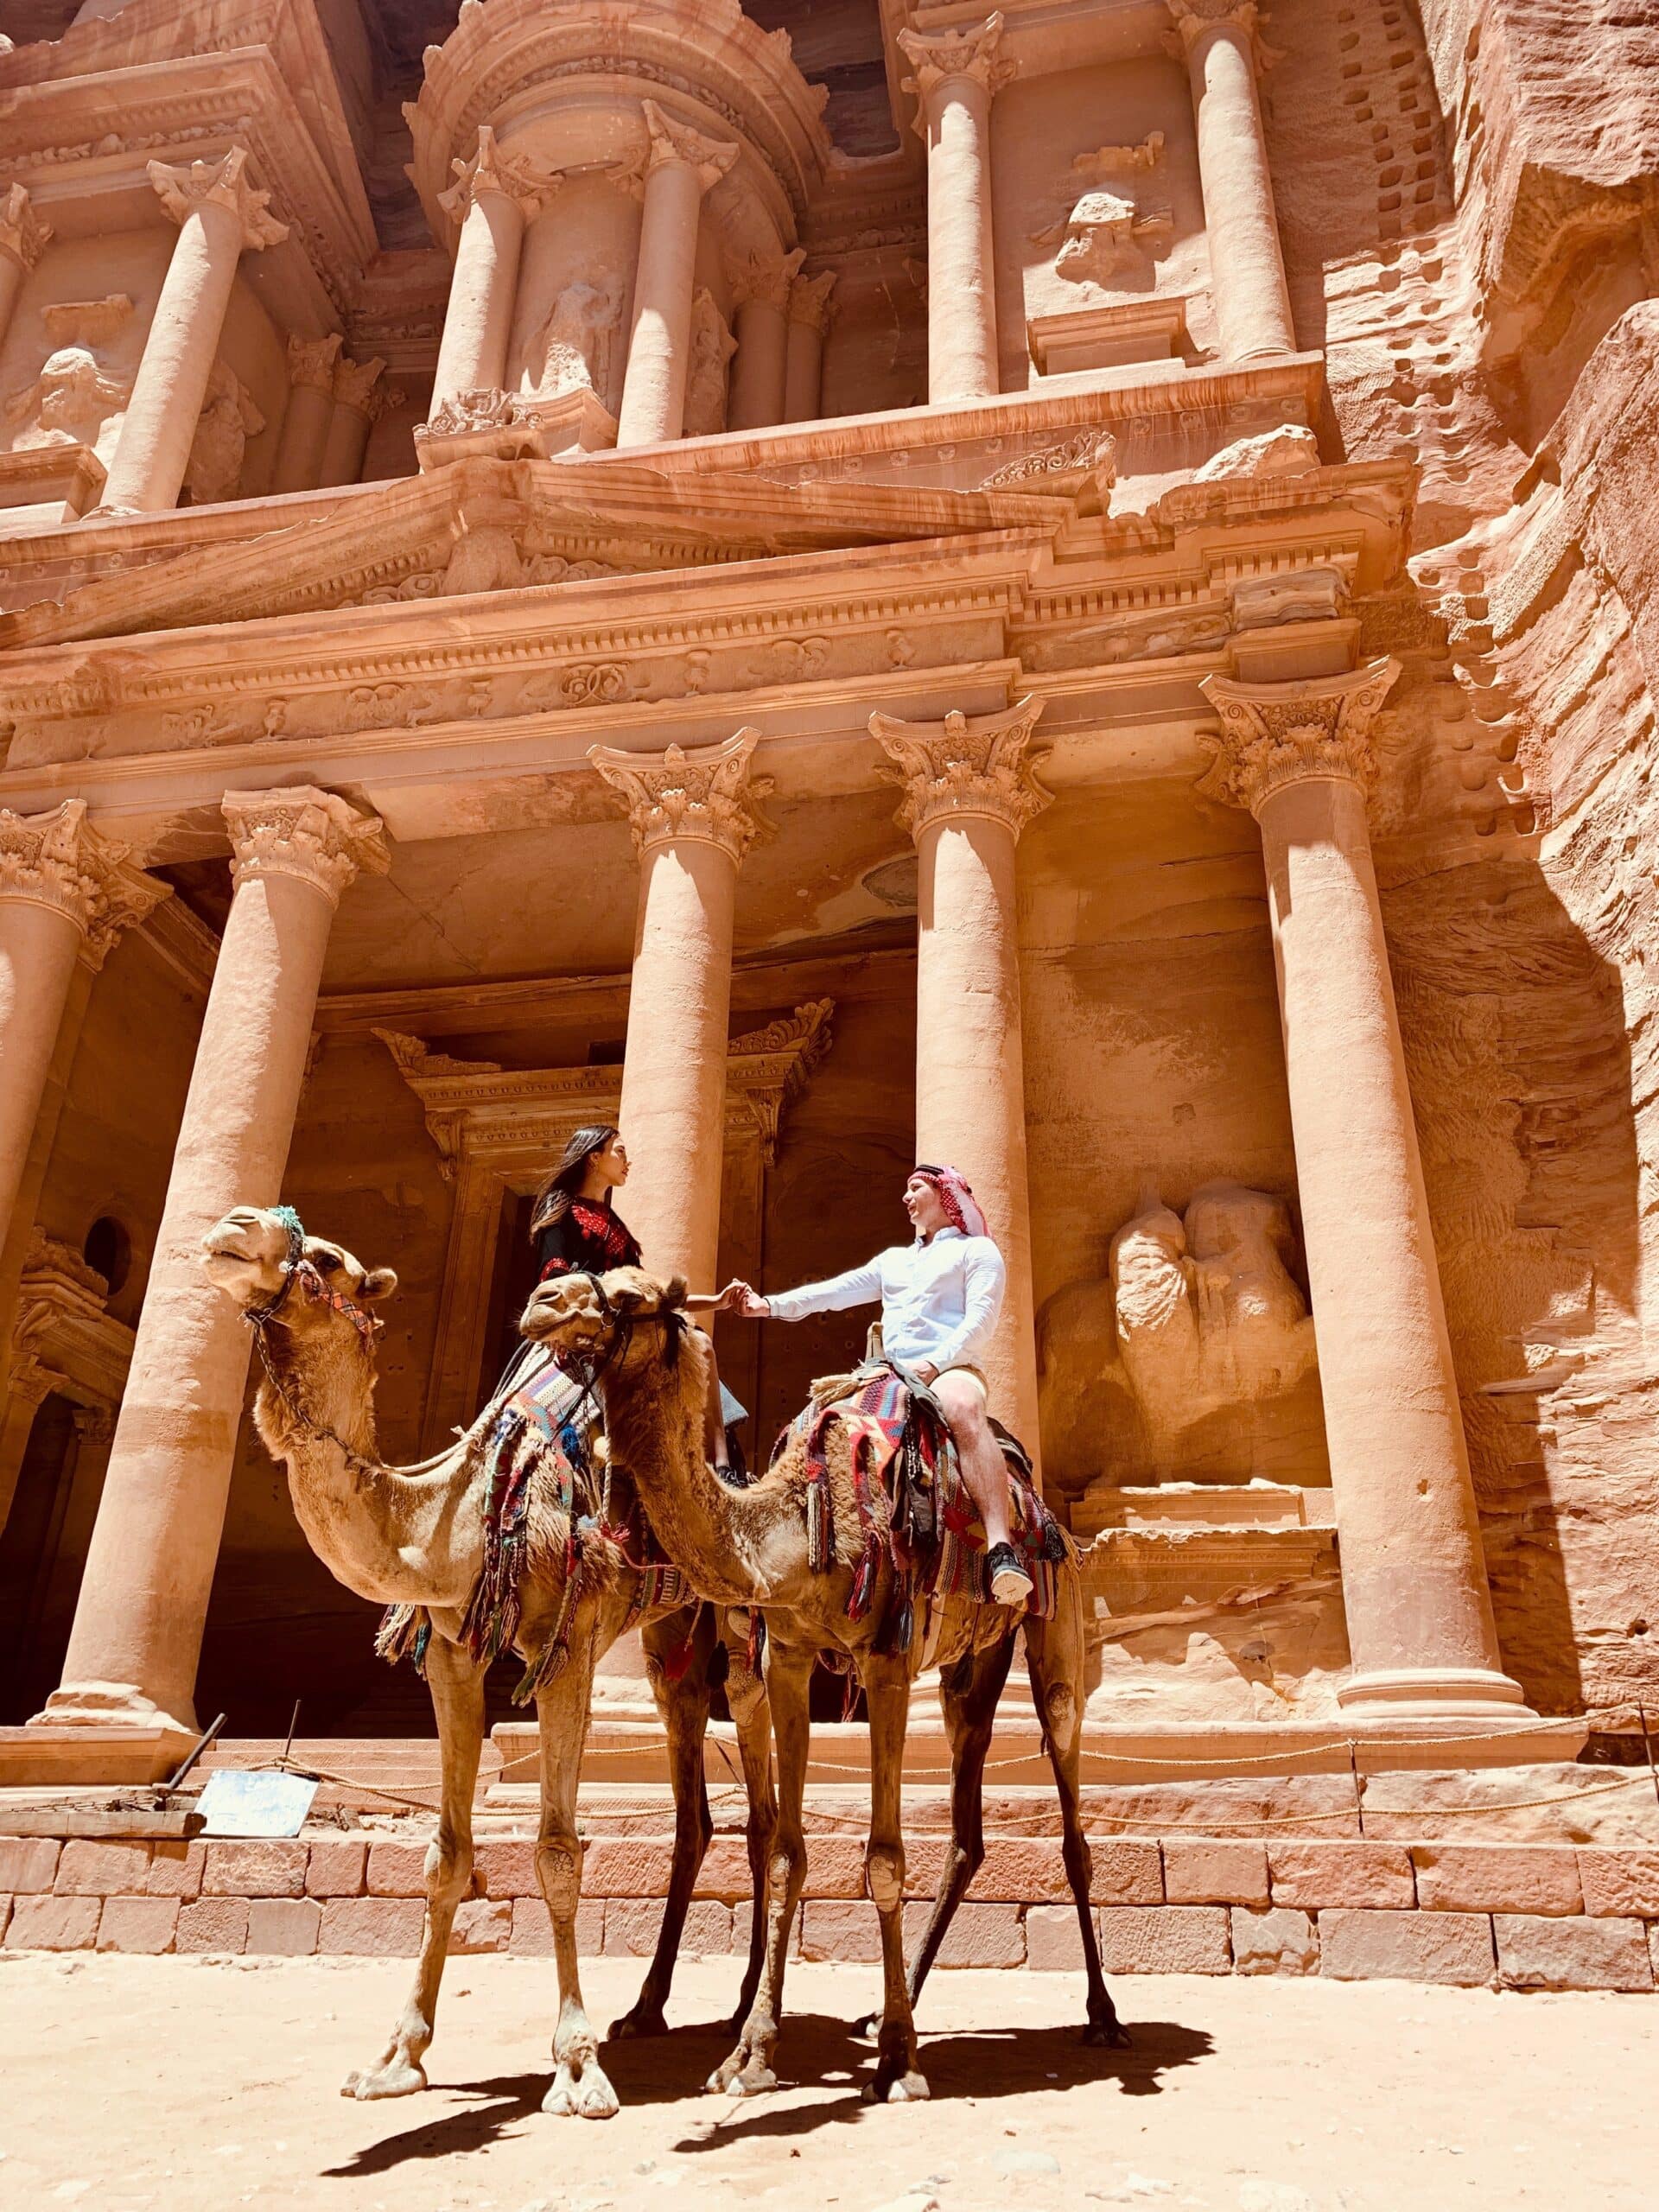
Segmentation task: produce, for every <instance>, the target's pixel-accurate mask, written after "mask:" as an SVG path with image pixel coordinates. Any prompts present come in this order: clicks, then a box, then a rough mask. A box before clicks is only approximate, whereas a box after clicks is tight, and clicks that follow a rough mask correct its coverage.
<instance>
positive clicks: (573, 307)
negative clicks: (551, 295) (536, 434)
mask: <svg viewBox="0 0 1659 2212" xmlns="http://www.w3.org/2000/svg"><path fill="white" fill-rule="evenodd" d="M622 294H623V285H622V279H621V278H620V277H617V276H609V277H606V278H604V280H603V281H602V282H601V283H597V284H590V283H588V282H587V281H586V280H585V279H582V278H578V279H577V280H576V281H575V283H569V284H567V285H566V286H565V288H564V289H563V291H562V292H561V293H560V294H559V296H558V297H557V299H556V300H555V301H554V302H553V305H552V308H551V309H550V312H549V314H548V317H547V320H546V321H545V322H544V323H543V325H542V327H541V328H540V329H539V330H538V331H537V334H536V336H535V337H534V339H533V340H531V349H530V352H531V361H532V363H534V364H535V378H536V381H535V383H534V385H532V386H531V395H532V397H536V398H538V399H551V398H554V397H556V396H557V395H558V394H559V393H561V392H566V391H591V392H594V393H596V394H599V395H601V396H602V395H603V394H604V393H606V392H607V391H609V390H610V388H611V381H612V362H611V353H612V347H613V341H614V340H615V336H616V332H617V328H618V326H619V324H620V321H621V319H622Z"/></svg>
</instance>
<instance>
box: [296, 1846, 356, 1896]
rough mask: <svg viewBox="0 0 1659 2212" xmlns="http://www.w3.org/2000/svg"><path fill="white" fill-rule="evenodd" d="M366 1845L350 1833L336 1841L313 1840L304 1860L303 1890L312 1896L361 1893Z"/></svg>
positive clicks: (354, 1894)
mask: <svg viewBox="0 0 1659 2212" xmlns="http://www.w3.org/2000/svg"><path fill="white" fill-rule="evenodd" d="M368 1853H369V1847H368V1846H367V1844H366V1843H361V1842H358V1841H356V1840H353V1839H352V1838H350V1837H346V1838H342V1839H341V1840H340V1842H338V1843H315V1842H314V1843H313V1844H312V1846H311V1848H310V1855H309V1857H308V1859H307V1861H306V1867H305V1890H306V1895H307V1896H308V1897H361V1895H362V1894H363V1887H364V1878H365V1872H366V1868H367V1862H368Z"/></svg>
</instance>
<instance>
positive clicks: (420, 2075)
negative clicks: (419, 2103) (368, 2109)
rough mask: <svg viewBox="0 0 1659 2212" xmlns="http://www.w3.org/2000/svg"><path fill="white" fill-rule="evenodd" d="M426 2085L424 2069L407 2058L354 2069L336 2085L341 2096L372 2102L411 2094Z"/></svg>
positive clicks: (364, 2102) (367, 2102)
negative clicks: (338, 2086)
mask: <svg viewBox="0 0 1659 2212" xmlns="http://www.w3.org/2000/svg"><path fill="white" fill-rule="evenodd" d="M425 2087H426V2069H425V2068H424V2067H423V2066H417V2065H415V2064H413V2063H411V2062H410V2060H409V2059H407V2058H389V2059H387V2060H386V2061H385V2064H384V2065H380V2066H365V2067H364V2068H362V2069H360V2070H358V2069H354V2070H353V2072H351V2073H350V2074H348V2075H346V2079H345V2080H344V2081H343V2082H341V2083H340V2095H341V2096H342V2097H353V2098H355V2099H356V2101H358V2103H359V2104H365V2105H366V2104H372V2103H374V2102H375V2101H377V2100H378V2099H379V2098H381V2097H412V2096H413V2095H414V2094H415V2093H416V2090H418V2089H423V2088H425Z"/></svg>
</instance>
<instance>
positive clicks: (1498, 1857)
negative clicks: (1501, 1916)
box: [1411, 1843, 1585, 1913]
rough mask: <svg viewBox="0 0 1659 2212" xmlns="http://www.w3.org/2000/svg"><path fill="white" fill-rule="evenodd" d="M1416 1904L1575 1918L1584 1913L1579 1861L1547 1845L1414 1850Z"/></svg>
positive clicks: (1429, 1907)
mask: <svg viewBox="0 0 1659 2212" xmlns="http://www.w3.org/2000/svg"><path fill="white" fill-rule="evenodd" d="M1411 1859H1412V1865H1413V1866H1414V1868H1415V1870H1416V1877H1417V1902H1418V1904H1420V1905H1422V1906H1424V1907H1425V1908H1426V1909H1427V1910H1433V1911H1441V1912H1522V1913H1575V1912H1582V1911H1583V1910H1585V1897H1584V1891H1583V1890H1582V1889H1581V1888H1580V1881H1579V1860H1578V1859H1577V1858H1576V1857H1575V1856H1574V1854H1573V1852H1572V1851H1571V1850H1568V1849H1566V1848H1560V1849H1555V1850H1552V1849H1550V1848H1549V1847H1548V1846H1546V1845H1537V1844H1535V1845H1530V1846H1529V1847H1526V1848H1524V1849H1522V1848H1519V1847H1516V1848H1513V1849H1510V1848H1506V1847H1504V1846H1503V1845H1502V1844H1465V1845H1457V1844H1440V1843H1431V1844H1414V1845H1413V1846H1412V1849H1411Z"/></svg>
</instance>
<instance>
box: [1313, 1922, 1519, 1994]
mask: <svg viewBox="0 0 1659 2212" xmlns="http://www.w3.org/2000/svg"><path fill="white" fill-rule="evenodd" d="M1549 1924H1550V1925H1552V1926H1553V1925H1554V1924H1555V1923H1549ZM1319 1972H1320V1973H1321V1974H1324V1975H1325V1977H1326V1978H1327V1979H1329V1980H1336V1981H1370V1980H1376V1979H1377V1978H1378V1977H1379V1976H1380V1977H1383V1978H1384V1979H1388V1980H1400V1981H1449V1982H1457V1983H1462V1984H1464V1985H1465V1986H1470V1987H1474V1986H1478V1985H1481V1984H1484V1983H1485V1982H1489V1981H1490V1980H1491V1978H1492V1923H1491V1921H1490V1920H1489V1919H1488V1918H1487V1916H1486V1915H1485V1914H1484V1913H1478V1912H1372V1911H1366V1910H1357V1911H1348V1910H1342V1909H1338V1910H1332V1911H1329V1912H1321V1913H1320V1915H1319Z"/></svg>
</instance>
